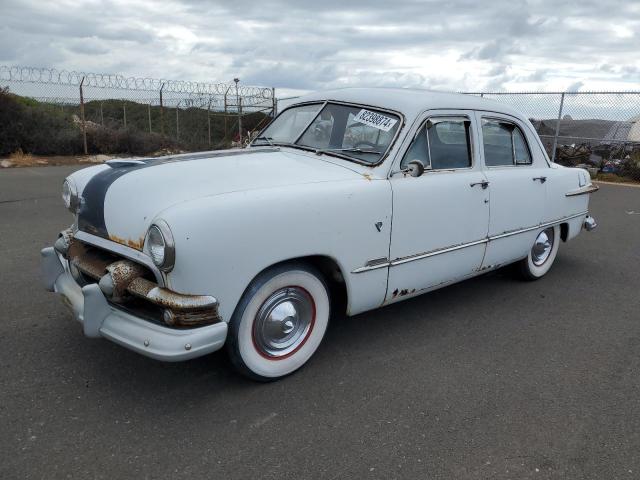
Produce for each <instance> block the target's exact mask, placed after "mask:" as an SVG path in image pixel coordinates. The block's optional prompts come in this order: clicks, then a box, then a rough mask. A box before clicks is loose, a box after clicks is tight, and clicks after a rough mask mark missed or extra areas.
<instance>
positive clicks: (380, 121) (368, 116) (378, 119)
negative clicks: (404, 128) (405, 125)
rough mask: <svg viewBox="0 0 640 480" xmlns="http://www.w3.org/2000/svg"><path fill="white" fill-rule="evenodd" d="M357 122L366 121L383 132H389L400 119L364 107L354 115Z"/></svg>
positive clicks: (365, 122) (366, 123)
mask: <svg viewBox="0 0 640 480" xmlns="http://www.w3.org/2000/svg"><path fill="white" fill-rule="evenodd" d="M354 120H355V121H356V122H360V123H364V124H365V125H369V126H370V127H374V128H377V129H379V130H382V131H383V132H388V131H389V130H391V129H392V128H393V126H394V125H395V124H396V122H397V121H398V120H396V119H395V118H391V117H387V116H386V115H382V114H381V113H376V112H372V111H370V110H365V109H364V108H363V109H362V110H360V111H359V112H358V114H357V115H356V116H355V117H354Z"/></svg>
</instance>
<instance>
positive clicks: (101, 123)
mask: <svg viewBox="0 0 640 480" xmlns="http://www.w3.org/2000/svg"><path fill="white" fill-rule="evenodd" d="M102 104H103V102H100V125H102V126H103V127H104V113H103V112H102Z"/></svg>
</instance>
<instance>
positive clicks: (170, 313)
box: [65, 240, 222, 327]
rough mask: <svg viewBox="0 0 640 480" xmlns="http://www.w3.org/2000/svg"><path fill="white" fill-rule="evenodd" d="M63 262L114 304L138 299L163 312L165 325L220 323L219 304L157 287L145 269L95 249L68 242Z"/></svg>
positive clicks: (213, 299)
mask: <svg viewBox="0 0 640 480" xmlns="http://www.w3.org/2000/svg"><path fill="white" fill-rule="evenodd" d="M65 256H66V258H67V260H68V261H69V263H70V265H72V266H73V267H75V268H76V269H77V270H78V271H79V272H81V273H82V274H83V275H85V276H86V277H89V278H91V279H93V280H95V281H97V282H98V286H99V287H100V290H101V291H102V293H103V294H104V295H105V296H106V297H107V298H108V299H109V300H110V301H111V302H113V303H115V304H121V305H123V306H126V305H127V304H128V303H129V302H130V301H131V300H132V298H134V297H135V298H139V299H142V300H144V301H146V302H149V303H150V304H151V305H154V306H156V307H159V308H161V309H163V315H162V320H163V321H164V323H166V324H167V325H170V326H175V327H193V326H197V325H208V324H212V323H216V322H219V321H221V320H222V318H221V317H220V314H219V312H218V301H217V300H216V298H215V297H212V296H210V295H188V294H183V293H178V292H174V291H172V290H170V289H168V288H164V287H160V286H159V285H158V284H157V283H156V282H155V281H153V280H151V279H150V278H149V277H151V275H150V272H149V271H148V270H147V268H146V267H144V266H142V265H140V264H138V263H136V262H133V261H131V260H128V259H122V258H119V257H117V256H116V255H114V254H112V253H110V252H108V251H104V250H101V249H98V248H93V247H88V246H86V245H85V244H84V243H82V242H79V241H77V240H71V241H70V242H69V247H68V249H67V251H66V255H65Z"/></svg>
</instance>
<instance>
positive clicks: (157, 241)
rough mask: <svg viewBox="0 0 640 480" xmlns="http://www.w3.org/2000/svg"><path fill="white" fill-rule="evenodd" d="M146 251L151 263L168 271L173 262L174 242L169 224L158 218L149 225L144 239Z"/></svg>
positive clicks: (174, 255)
mask: <svg viewBox="0 0 640 480" xmlns="http://www.w3.org/2000/svg"><path fill="white" fill-rule="evenodd" d="M146 247H147V251H148V252H149V256H150V257H151V260H152V261H153V263H154V264H155V265H156V266H157V267H158V268H160V270H162V271H164V272H169V271H171V269H172V268H173V264H174V262H175V258H176V253H175V244H174V242H173V235H172V234H171V230H170V229H169V225H167V222H165V221H164V220H159V221H157V222H155V223H153V224H152V225H151V227H149V230H148V231H147V240H146Z"/></svg>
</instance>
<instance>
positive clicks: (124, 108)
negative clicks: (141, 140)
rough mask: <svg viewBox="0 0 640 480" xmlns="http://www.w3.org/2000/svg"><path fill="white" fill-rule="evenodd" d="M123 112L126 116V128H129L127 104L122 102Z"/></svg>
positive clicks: (124, 117)
mask: <svg viewBox="0 0 640 480" xmlns="http://www.w3.org/2000/svg"><path fill="white" fill-rule="evenodd" d="M122 112H123V114H124V116H123V119H124V128H127V104H126V103H124V102H122Z"/></svg>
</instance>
